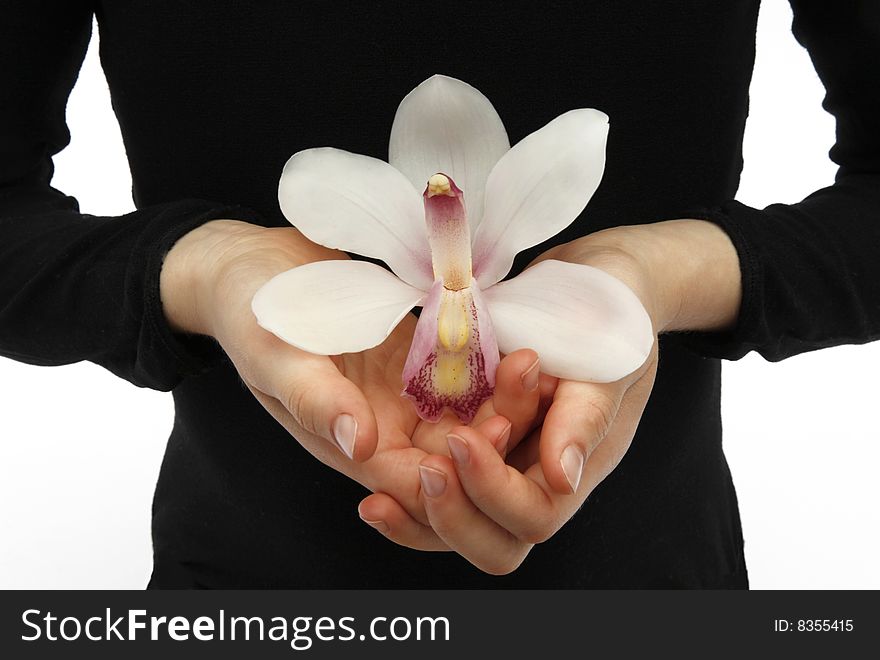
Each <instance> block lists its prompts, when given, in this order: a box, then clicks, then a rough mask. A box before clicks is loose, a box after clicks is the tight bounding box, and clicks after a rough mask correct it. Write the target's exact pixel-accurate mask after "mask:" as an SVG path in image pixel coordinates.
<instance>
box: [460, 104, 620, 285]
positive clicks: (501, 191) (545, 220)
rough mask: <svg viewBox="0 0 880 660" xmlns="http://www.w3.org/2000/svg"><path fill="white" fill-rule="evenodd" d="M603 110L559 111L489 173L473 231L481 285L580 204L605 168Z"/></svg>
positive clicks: (570, 217)
mask: <svg viewBox="0 0 880 660" xmlns="http://www.w3.org/2000/svg"><path fill="white" fill-rule="evenodd" d="M607 137H608V115H606V114H605V113H603V112H599V111H598V110H591V109H581V110H572V111H570V112H566V113H565V114H564V115H560V116H559V117H557V118H556V119H554V120H553V121H551V122H550V123H549V124H547V125H546V126H545V127H544V128H542V129H540V130H539V131H536V132H534V133H532V134H531V135H529V136H528V137H526V138H524V139H523V140H521V141H520V142H518V143H517V144H516V146H515V147H513V148H512V149H511V150H510V151H509V152H507V154H505V155H504V157H503V158H502V159H501V160H499V161H498V164H497V165H496V166H495V168H494V169H493V170H492V173H491V174H490V175H489V180H488V182H487V184H486V198H485V206H486V209H485V213H484V215H483V222H482V223H481V224H480V227H479V229H478V230H477V232H476V233H475V234H474V249H473V255H474V277H476V279H477V282H479V284H480V286H481V287H483V288H484V289H485V288H486V287H489V286H491V285H492V284H494V283H495V282H498V281H500V280H501V278H503V277H504V276H505V275H506V274H507V273H508V272H509V271H510V267H511V266H512V265H513V258H514V257H515V256H516V254H517V253H518V252H521V251H522V250H525V249H526V248H530V247H532V246H533V245H537V244H538V243H543V242H544V241H546V240H547V239H548V238H551V237H552V236H555V235H556V234H558V233H559V232H560V231H562V230H563V229H565V228H566V227H568V225H570V224H571V223H572V222H574V220H575V218H577V217H578V215H579V214H580V213H581V211H583V210H584V207H585V206H586V205H587V202H589V201H590V198H591V197H592V196H593V193H594V192H595V191H596V188H598V187H599V181H601V179H602V173H603V171H604V170H605V141H606V139H607Z"/></svg>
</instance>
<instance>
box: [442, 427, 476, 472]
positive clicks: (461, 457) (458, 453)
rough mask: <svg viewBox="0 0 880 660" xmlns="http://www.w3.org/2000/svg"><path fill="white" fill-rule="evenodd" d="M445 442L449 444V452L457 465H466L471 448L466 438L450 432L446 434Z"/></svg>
mask: <svg viewBox="0 0 880 660" xmlns="http://www.w3.org/2000/svg"><path fill="white" fill-rule="evenodd" d="M446 444H448V445H449V453H450V454H452V458H453V460H455V462H456V463H458V464H459V465H467V462H468V459H470V457H471V450H470V448H469V447H468V443H467V440H465V439H464V438H462V437H461V436H459V435H455V434H453V433H450V434H449V435H447V436H446Z"/></svg>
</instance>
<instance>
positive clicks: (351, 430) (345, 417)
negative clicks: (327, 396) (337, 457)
mask: <svg viewBox="0 0 880 660" xmlns="http://www.w3.org/2000/svg"><path fill="white" fill-rule="evenodd" d="M357 433H358V423H357V420H356V419H355V418H354V417H353V416H352V415H349V414H347V413H342V414H341V415H339V416H338V417H337V418H336V419H335V420H334V421H333V439H334V440H335V441H336V444H337V445H339V448H340V449H341V450H342V453H343V454H345V455H346V456H348V457H349V458H354V441H355V439H356V438H357Z"/></svg>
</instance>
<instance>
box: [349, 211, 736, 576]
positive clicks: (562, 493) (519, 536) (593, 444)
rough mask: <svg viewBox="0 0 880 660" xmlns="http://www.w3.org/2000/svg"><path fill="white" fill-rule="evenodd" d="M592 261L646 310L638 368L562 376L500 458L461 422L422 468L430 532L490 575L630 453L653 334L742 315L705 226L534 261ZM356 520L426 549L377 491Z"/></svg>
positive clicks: (562, 517)
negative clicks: (643, 355)
mask: <svg viewBox="0 0 880 660" xmlns="http://www.w3.org/2000/svg"><path fill="white" fill-rule="evenodd" d="M549 258H553V259H559V260H563V261H571V262H574V263H582V264H587V265H592V266H595V267H598V268H602V269H603V270H605V271H607V272H609V273H610V274H612V275H614V276H615V277H617V278H618V279H620V280H622V281H623V282H625V283H626V284H627V285H628V286H629V287H630V288H631V289H632V290H633V291H634V292H635V293H636V295H637V296H638V297H639V298H640V300H641V301H642V303H643V305H644V306H645V308H646V309H647V311H648V313H649V315H650V317H651V319H652V322H653V327H654V331H655V341H654V345H653V348H652V350H651V353H650V355H649V357H648V359H647V360H646V361H645V363H644V364H643V365H642V366H641V367H640V368H639V369H638V370H636V371H635V372H634V373H632V374H630V375H629V376H627V377H625V378H623V379H622V380H620V381H618V382H614V383H604V384H599V383H581V382H574V381H566V380H562V381H559V383H558V385H557V386H556V387H555V390H553V394H552V402H551V403H550V405H549V409H547V410H546V412H545V413H544V414H543V418H542V417H541V413H542V412H543V406H539V407H538V411H539V412H538V414H537V415H536V418H535V420H534V424H535V425H538V426H537V428H535V429H534V430H532V431H531V433H529V434H528V435H527V436H526V437H525V439H524V440H523V441H522V442H521V443H519V444H518V445H516V446H515V447H514V446H513V445H512V444H509V445H508V448H509V449H511V451H510V452H509V453H508V454H507V455H506V460H505V457H503V455H499V452H498V451H496V449H497V446H496V445H495V443H493V442H492V441H491V440H490V437H489V436H488V435H487V433H486V432H485V431H484V429H482V428H469V427H465V426H458V427H455V428H453V429H452V430H451V432H450V433H449V435H448V437H447V442H448V447H449V454H450V456H443V455H439V454H435V455H431V456H428V457H426V458H425V459H424V460H422V461H421V462H420V464H419V472H420V479H421V486H422V488H421V496H422V500H423V502H424V506H425V510H426V512H427V517H428V521H429V523H430V526H431V529H432V530H433V532H434V533H435V534H436V536H437V537H438V538H439V539H440V540H442V542H443V543H444V544H445V546H447V547H449V548H450V549H452V550H454V551H456V552H458V553H459V554H461V555H462V556H463V557H464V558H466V559H467V560H468V561H470V562H471V563H472V564H474V565H475V566H477V567H478V568H480V569H482V570H483V571H485V572H488V573H492V574H505V573H509V572H511V571H513V570H515V569H516V568H517V567H518V566H519V565H520V563H521V562H522V561H523V559H524V558H525V557H526V556H527V555H528V553H529V552H530V550H531V549H532V547H533V546H534V545H535V544H536V543H540V542H542V541H545V540H547V539H549V538H550V537H551V536H553V535H554V534H555V533H556V532H557V531H558V530H559V529H560V528H561V527H562V526H563V525H564V524H565V523H566V522H567V521H568V520H569V519H570V518H571V517H572V516H573V515H574V513H575V512H576V511H577V510H578V509H579V508H580V507H581V506H582V505H583V504H584V502H585V501H586V500H587V497H588V496H589V494H590V493H591V492H592V491H593V489H594V488H595V487H596V486H597V485H598V484H599V483H600V482H601V481H602V480H603V479H604V478H605V477H607V476H608V475H609V474H610V473H611V472H612V471H613V470H614V469H615V468H616V467H617V465H618V464H619V463H620V461H621V460H622V458H623V457H624V455H625V453H626V451H627V450H628V449H629V447H630V445H631V443H632V440H633V437H634V435H635V432H636V429H637V428H638V424H639V421H640V419H641V416H642V413H643V411H644V409H645V406H646V404H647V401H648V398H649V396H650V393H651V389H652V387H653V384H654V379H655V376H656V372H657V363H658V352H657V345H658V344H657V336H656V333H658V332H661V331H665V330H675V329H685V328H688V329H704V330H710V329H720V328H723V327H725V326H727V325H729V324H731V323H732V322H733V320H734V319H735V317H736V314H737V311H738V308H739V299H740V288H739V286H740V285H739V268H738V260H737V258H736V253H735V251H734V250H733V248H732V246H731V245H730V242H729V240H728V239H727V237H726V235H724V234H723V232H721V231H720V230H719V229H718V228H717V227H715V226H714V225H710V224H709V223H705V222H702V221H670V222H669V223H659V225H651V226H642V227H632V228H621V229H619V230H609V231H608V232H600V233H599V234H595V235H593V236H590V237H586V238H584V239H579V240H577V241H574V242H572V243H569V244H566V245H563V246H560V247H558V248H555V249H553V250H550V251H548V252H547V253H545V254H544V255H542V256H541V257H540V258H539V260H541V259H549ZM360 511H361V513H362V515H368V516H370V517H372V518H373V519H374V520H382V521H383V525H382V526H381V527H380V530H381V531H382V532H383V533H384V534H385V535H386V536H387V537H388V538H390V539H391V540H393V541H395V542H397V543H400V544H402V545H406V546H409V547H414V548H421V549H433V548H431V547H429V546H428V545H427V544H424V543H423V539H424V538H425V535H424V533H423V527H424V526H423V525H422V524H421V523H420V521H418V520H415V519H413V518H412V517H411V516H409V515H408V512H407V511H406V510H405V509H404V508H403V507H401V506H400V503H399V502H397V501H395V500H394V498H393V497H389V496H388V495H383V494H375V495H371V496H370V497H368V498H366V499H365V500H364V501H363V502H362V503H361V506H360Z"/></svg>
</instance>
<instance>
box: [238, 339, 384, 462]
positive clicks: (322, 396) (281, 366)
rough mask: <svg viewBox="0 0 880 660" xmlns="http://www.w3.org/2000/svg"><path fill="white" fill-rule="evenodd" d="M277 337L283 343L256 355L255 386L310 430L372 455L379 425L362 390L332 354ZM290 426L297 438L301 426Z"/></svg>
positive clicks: (356, 454)
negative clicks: (312, 351)
mask: <svg viewBox="0 0 880 660" xmlns="http://www.w3.org/2000/svg"><path fill="white" fill-rule="evenodd" d="M276 341H277V343H278V344H281V346H277V345H276V346H273V348H272V350H260V351H258V352H257V354H256V355H253V356H251V358H252V359H250V360H249V362H250V365H249V369H248V372H249V373H248V376H249V378H248V379H247V380H249V381H250V384H251V385H252V386H253V387H254V388H256V389H257V390H259V391H261V392H263V393H264V394H267V395H269V396H271V397H273V398H275V399H277V400H278V402H279V403H280V404H281V405H282V406H283V407H284V409H285V410H286V412H287V413H289V415H290V416H291V417H292V418H293V421H294V422H295V424H296V426H297V427H299V428H300V429H302V430H303V431H305V432H306V433H309V434H311V435H314V436H317V437H320V438H323V439H324V440H327V441H329V442H331V443H332V444H334V445H335V446H336V447H337V448H338V449H339V450H340V451H341V452H342V453H343V454H345V456H347V457H348V458H350V459H352V460H355V461H358V462H362V461H365V460H367V459H368V458H370V457H371V456H372V455H373V453H374V452H375V451H376V444H377V441H378V429H377V424H376V417H375V414H374V413H373V410H372V408H371V407H370V404H369V403H368V402H367V399H366V397H365V396H364V394H363V392H362V391H361V389H360V388H359V387H358V386H357V385H355V384H354V383H353V382H351V381H350V380H348V379H347V378H346V377H345V376H343V375H342V374H341V373H340V371H339V369H338V368H337V367H336V365H335V364H334V363H333V361H332V360H331V359H330V358H329V357H326V356H323V355H314V354H312V353H306V352H305V351H301V350H299V349H297V348H294V347H292V346H289V345H287V344H284V343H283V342H281V341H280V340H276ZM273 343H274V342H273ZM270 412H273V411H272V410H270ZM273 414H274V413H273ZM279 421H281V420H279ZM282 423H283V422H282ZM288 430H290V431H291V432H292V433H293V434H294V436H296V429H288Z"/></svg>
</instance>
